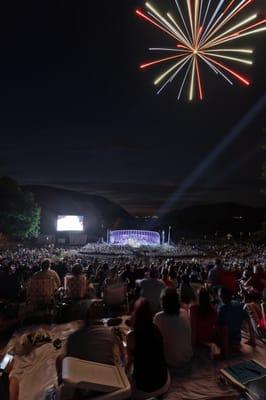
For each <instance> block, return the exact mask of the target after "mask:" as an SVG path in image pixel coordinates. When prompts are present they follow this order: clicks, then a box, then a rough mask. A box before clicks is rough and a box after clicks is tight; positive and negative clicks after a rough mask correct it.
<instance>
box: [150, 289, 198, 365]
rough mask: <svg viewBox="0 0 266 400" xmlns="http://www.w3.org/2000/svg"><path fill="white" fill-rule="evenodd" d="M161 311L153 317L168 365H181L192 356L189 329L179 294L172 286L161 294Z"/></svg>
mask: <svg viewBox="0 0 266 400" xmlns="http://www.w3.org/2000/svg"><path fill="white" fill-rule="evenodd" d="M161 302H162V309H163V311H161V312H159V313H157V314H156V315H155V317H154V323H155V325H156V326H157V327H158V328H159V330H160V332H161V334H162V336H163V342H164V353H165V359H166V362H167V365H168V366H169V367H177V368H179V367H183V366H185V365H186V364H187V363H188V362H189V361H190V360H191V358H192V355H193V352H192V346H191V329H190V323H189V319H188V315H187V312H186V311H185V310H183V309H180V303H179V296H178V294H177V292H176V290H175V289H174V288H166V289H164V291H163V292H162V296H161Z"/></svg>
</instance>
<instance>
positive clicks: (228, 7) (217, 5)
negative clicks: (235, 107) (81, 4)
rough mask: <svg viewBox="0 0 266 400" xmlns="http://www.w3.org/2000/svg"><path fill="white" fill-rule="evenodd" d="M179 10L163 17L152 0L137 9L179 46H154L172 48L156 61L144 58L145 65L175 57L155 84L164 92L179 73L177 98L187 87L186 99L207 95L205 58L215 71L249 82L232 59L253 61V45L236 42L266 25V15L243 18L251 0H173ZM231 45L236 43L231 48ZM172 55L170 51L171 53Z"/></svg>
mask: <svg viewBox="0 0 266 400" xmlns="http://www.w3.org/2000/svg"><path fill="white" fill-rule="evenodd" d="M174 1H175V6H176V14H177V15H175V16H173V15H172V14H171V13H169V12H168V13H167V14H166V16H163V15H162V14H161V13H160V11H158V10H157V9H156V8H155V7H154V6H153V5H152V4H151V3H149V2H147V3H145V6H146V8H147V11H146V12H144V11H142V10H139V9H138V10H136V14H137V15H138V16H139V17H141V18H143V19H144V20H145V21H147V22H149V23H150V24H152V25H153V26H155V27H156V28H157V29H159V30H160V31H161V32H163V33H164V34H165V35H168V37H170V38H171V39H172V40H174V42H175V47H173V48H166V47H156V48H150V49H149V50H151V51H160V52H165V53H166V54H167V53H168V56H167V57H163V58H160V59H157V60H154V61H150V62H146V63H145V64H142V65H141V66H140V68H141V69H145V68H149V67H152V66H155V65H161V64H162V65H163V64H164V63H169V62H171V66H169V64H168V67H167V68H166V69H164V70H163V71H162V72H161V74H160V75H159V76H158V77H157V78H156V79H155V81H154V85H155V86H158V87H159V89H158V91H157V94H159V93H161V92H162V91H163V90H164V89H165V87H166V86H167V85H168V84H169V83H171V82H173V80H174V79H175V78H176V77H177V76H178V77H179V76H180V77H182V79H181V80H180V87H179V91H178V100H179V99H180V98H181V95H182V93H183V91H184V88H185V87H186V86H187V87H188V98H189V100H190V101H192V100H193V99H194V98H196V97H197V96H198V97H199V98H200V100H202V99H203V96H204V95H203V86H202V78H201V64H203V63H205V64H206V65H207V66H208V67H209V69H210V70H211V71H212V72H214V73H215V74H216V75H220V76H221V77H222V78H223V79H224V80H226V81H227V82H228V83H230V84H231V85H233V83H234V81H238V82H239V83H241V84H243V85H246V86H249V85H250V81H249V80H248V79H247V78H246V77H244V76H242V75H241V74H240V73H239V72H238V71H235V70H234V69H232V68H231V67H230V66H228V62H233V63H238V64H246V65H251V64H252V60H251V59H250V55H251V54H252V53H253V50H252V49H247V48H242V47H237V46H235V41H237V40H239V39H241V38H244V37H246V36H250V35H254V34H257V33H259V32H262V31H265V30H266V24H265V23H266V20H265V19H263V20H259V21H258V20H257V18H258V15H257V13H252V14H250V15H247V16H245V17H243V11H244V10H245V11H246V8H247V6H249V5H250V4H251V3H252V1H253V0H231V1H230V0H227V1H226V0H174ZM232 45H233V47H231V46H232ZM169 54H172V55H169Z"/></svg>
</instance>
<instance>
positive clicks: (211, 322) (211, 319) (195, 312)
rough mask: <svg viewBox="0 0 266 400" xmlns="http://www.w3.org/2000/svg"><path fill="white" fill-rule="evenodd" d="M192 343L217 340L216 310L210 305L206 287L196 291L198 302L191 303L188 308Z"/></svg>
mask: <svg viewBox="0 0 266 400" xmlns="http://www.w3.org/2000/svg"><path fill="white" fill-rule="evenodd" d="M189 316H190V324H191V332H192V344H193V345H195V346H198V345H205V344H208V343H215V342H217V335H218V320H217V312H216V310H215V308H214V307H213V306H212V304H211V301H210V295H209V292H208V290H207V289H205V288H201V289H200V290H199V293H198V304H194V305H191V307H190V310H189Z"/></svg>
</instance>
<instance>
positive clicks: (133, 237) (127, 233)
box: [108, 229, 161, 247]
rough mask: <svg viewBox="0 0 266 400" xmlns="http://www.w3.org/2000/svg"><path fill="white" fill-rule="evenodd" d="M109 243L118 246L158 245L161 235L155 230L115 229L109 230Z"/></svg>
mask: <svg viewBox="0 0 266 400" xmlns="http://www.w3.org/2000/svg"><path fill="white" fill-rule="evenodd" d="M108 242H109V244H111V245H120V246H132V247H140V246H159V245H160V244H161V237H160V234H159V233H158V232H155V231H143V230H128V229H127V230H117V231H110V232H109V240H108Z"/></svg>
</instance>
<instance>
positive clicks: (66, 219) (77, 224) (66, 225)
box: [57, 215, 83, 232]
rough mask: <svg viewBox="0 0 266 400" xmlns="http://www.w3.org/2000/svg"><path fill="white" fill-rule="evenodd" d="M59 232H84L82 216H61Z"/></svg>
mask: <svg viewBox="0 0 266 400" xmlns="http://www.w3.org/2000/svg"><path fill="white" fill-rule="evenodd" d="M57 231H59V232H62V231H77V232H81V231H83V217H82V216H81V215H59V216H58V217H57Z"/></svg>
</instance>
